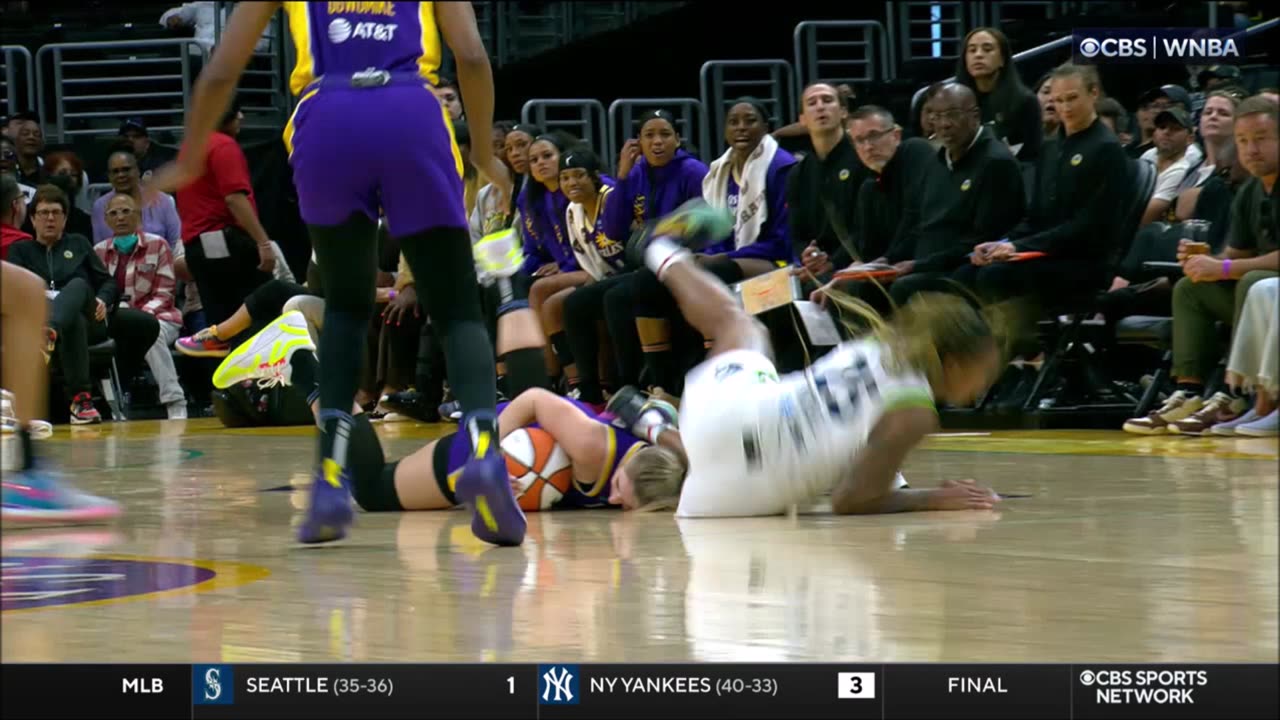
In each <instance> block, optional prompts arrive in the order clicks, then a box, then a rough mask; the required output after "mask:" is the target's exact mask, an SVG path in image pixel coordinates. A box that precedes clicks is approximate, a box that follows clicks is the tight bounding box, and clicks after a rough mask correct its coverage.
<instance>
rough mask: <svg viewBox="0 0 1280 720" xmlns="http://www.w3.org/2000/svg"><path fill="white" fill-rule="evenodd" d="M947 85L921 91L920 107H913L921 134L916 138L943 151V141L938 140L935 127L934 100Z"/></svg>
mask: <svg viewBox="0 0 1280 720" xmlns="http://www.w3.org/2000/svg"><path fill="white" fill-rule="evenodd" d="M946 84H947V83H940V82H936V83H934V84H932V85H930V86H928V87H926V88H924V89H923V90H921V91H920V99H919V106H918V107H917V106H916V105H915V104H913V105H912V107H913V108H914V110H915V116H916V119H917V122H918V123H919V132H918V133H916V137H921V138H924V139H925V140H928V141H929V144H930V145H932V146H933V149H934V150H941V149H942V141H941V140H939V139H938V134H937V128H935V127H934V126H933V120H932V118H933V102H932V101H933V99H934V98H935V97H937V95H938V91H939V90H941V89H942V88H943V86H945V85H946Z"/></svg>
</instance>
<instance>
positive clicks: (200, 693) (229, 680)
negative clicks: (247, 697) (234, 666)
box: [191, 665, 236, 705]
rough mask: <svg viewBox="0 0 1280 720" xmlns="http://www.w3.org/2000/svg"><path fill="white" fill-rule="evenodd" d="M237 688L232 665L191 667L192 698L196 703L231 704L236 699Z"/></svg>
mask: <svg viewBox="0 0 1280 720" xmlns="http://www.w3.org/2000/svg"><path fill="white" fill-rule="evenodd" d="M235 690H236V689H235V675H234V674H233V673H232V671H231V666H230V665H193V666H192V667H191V691H192V695H193V697H192V698H191V700H192V702H194V703H195V704H196V705H230V704H231V703H233V702H234V701H235Z"/></svg>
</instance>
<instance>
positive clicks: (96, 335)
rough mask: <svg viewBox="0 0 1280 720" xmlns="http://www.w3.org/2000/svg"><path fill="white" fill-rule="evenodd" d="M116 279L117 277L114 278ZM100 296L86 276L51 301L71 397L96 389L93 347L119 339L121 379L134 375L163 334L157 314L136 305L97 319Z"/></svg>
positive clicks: (58, 349)
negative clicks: (92, 375)
mask: <svg viewBox="0 0 1280 720" xmlns="http://www.w3.org/2000/svg"><path fill="white" fill-rule="evenodd" d="M111 282H114V281H111ZM97 307H98V303H97V297H96V296H95V295H94V293H93V288H91V287H90V286H89V283H88V282H87V281H85V280H84V279H83V278H75V279H73V280H72V281H71V282H69V283H67V284H66V285H65V286H64V287H63V288H62V290H60V291H59V292H58V296H57V297H55V298H54V299H53V300H52V301H51V302H50V308H49V327H51V328H53V329H54V330H55V331H56V332H57V333H58V344H57V347H56V352H57V355H58V366H59V367H60V368H61V370H62V381H63V386H64V390H65V391H66V395H67V399H68V400H70V399H72V398H74V397H75V396H76V395H79V394H80V393H83V392H90V391H91V390H92V380H91V378H90V377H89V347H90V346H92V345H97V344H98V343H101V342H103V341H104V340H106V339H107V338H110V339H112V340H114V341H115V343H116V350H115V357H116V367H117V369H118V370H119V371H120V379H121V382H124V381H126V380H128V379H129V378H131V377H133V375H134V373H136V372H137V371H138V370H139V369H140V368H141V367H142V362H143V360H144V359H145V358H146V355H147V351H148V350H150V349H151V346H152V345H154V344H155V342H156V338H157V337H158V336H159V335H160V321H159V320H156V318H155V316H154V315H151V314H149V313H145V312H143V311H141V310H135V309H133V308H118V309H115V310H111V309H110V308H109V309H108V314H109V319H108V321H107V322H105V323H104V322H99V321H98V320H95V319H94V317H93V316H94V313H95V311H96V310H97Z"/></svg>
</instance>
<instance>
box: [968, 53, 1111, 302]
mask: <svg viewBox="0 0 1280 720" xmlns="http://www.w3.org/2000/svg"><path fill="white" fill-rule="evenodd" d="M1099 93H1100V87H1099V84H1098V76H1097V71H1096V70H1095V69H1094V68H1093V67H1091V66H1082V65H1072V64H1070V63H1067V64H1064V65H1062V66H1060V67H1058V68H1057V69H1055V70H1054V71H1053V105H1054V108H1055V110H1056V111H1057V114H1058V117H1059V118H1060V119H1061V121H1062V136H1061V137H1060V139H1059V140H1057V141H1055V142H1053V143H1049V144H1047V145H1046V149H1047V150H1048V152H1046V153H1044V154H1043V155H1042V156H1041V157H1040V159H1039V161H1038V163H1037V165H1036V187H1035V191H1034V195H1033V197H1032V199H1031V205H1030V208H1029V216H1028V220H1027V223H1025V225H1024V226H1023V227H1020V228H1019V229H1017V230H1015V231H1014V232H1013V233H1011V234H1010V238H1009V239H1008V240H1005V241H993V242H986V243H982V244H980V245H978V246H977V247H975V248H974V251H973V255H972V257H971V262H970V264H969V265H965V266H963V267H961V268H960V269H959V270H957V271H956V274H955V275H954V277H955V279H956V280H957V281H959V282H961V283H962V284H965V285H967V286H969V287H971V288H973V289H974V290H975V291H976V292H977V293H978V294H979V296H981V297H982V298H983V299H985V300H988V301H993V300H1003V299H1006V298H1014V297H1019V298H1022V297H1025V298H1031V299H1033V300H1037V301H1040V302H1042V303H1043V302H1044V301H1046V300H1053V299H1057V298H1060V297H1063V296H1075V295H1078V294H1079V293H1081V292H1082V291H1084V292H1088V291H1090V289H1092V288H1098V289H1101V288H1102V286H1103V283H1104V282H1109V280H1110V278H1109V277H1107V275H1106V274H1107V270H1108V267H1109V266H1110V264H1111V262H1112V261H1113V258H1112V257H1111V254H1112V252H1113V247H1112V243H1111V239H1112V238H1113V237H1114V234H1115V227H1116V226H1117V225H1118V224H1119V223H1120V222H1121V216H1122V214H1123V205H1124V201H1125V198H1126V197H1127V196H1128V195H1129V193H1128V192H1127V189H1128V188H1127V186H1128V183H1129V182H1130V180H1129V178H1130V177H1131V175H1130V172H1129V163H1128V160H1127V159H1126V158H1125V155H1124V150H1123V148H1121V146H1120V142H1119V141H1118V140H1117V139H1116V136H1115V135H1114V134H1112V132H1111V131H1110V130H1108V129H1107V127H1106V125H1103V124H1102V121H1100V120H1099V119H1098V113H1097V110H1096V104H1097V101H1098V97H1099ZM1023 252H1040V253H1044V255H1045V256H1044V257H1039V258H1036V259H1030V260H1026V261H1024V262H1016V261H1017V260H1019V259H1020V258H1019V255H1018V254H1019V253H1023Z"/></svg>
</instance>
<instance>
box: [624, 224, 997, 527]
mask: <svg viewBox="0 0 1280 720" xmlns="http://www.w3.org/2000/svg"><path fill="white" fill-rule="evenodd" d="M726 223H728V224H729V226H731V224H732V220H731V219H730V218H728V217H727V216H724V215H723V214H722V213H720V212H718V211H716V210H713V209H712V208H709V207H707V206H706V205H705V204H701V203H696V202H695V203H690V204H686V205H685V206H684V207H681V208H680V209H679V210H677V211H676V212H675V213H673V214H672V215H671V216H669V217H667V218H665V219H663V220H661V221H659V222H658V223H656V224H654V225H652V226H650V227H649V228H647V229H646V230H644V231H642V232H641V233H638V234H637V236H636V237H635V238H633V239H632V241H631V243H630V244H629V245H630V247H629V248H628V254H629V256H631V258H632V260H633V262H637V261H638V260H639V256H640V255H643V259H644V260H643V261H644V264H645V265H647V266H648V268H649V269H650V270H652V271H653V272H655V273H656V274H657V276H658V279H659V280H660V281H662V283H663V284H664V285H666V286H667V288H668V289H669V290H670V291H671V293H672V295H673V296H674V297H675V299H676V301H677V303H678V304H679V306H680V310H681V312H682V313H683V314H684V317H685V319H686V320H688V321H689V323H690V324H691V325H693V327H694V328H696V329H697V330H698V331H699V332H700V333H702V335H703V336H704V337H708V338H714V341H713V345H712V349H711V353H710V356H709V358H708V359H707V360H706V361H705V362H703V363H702V364H701V365H699V366H698V367H696V368H694V369H693V371H692V372H690V373H689V375H688V377H687V379H686V380H685V392H684V397H683V401H682V403H681V408H680V435H681V438H682V439H683V442H684V449H685V453H686V454H687V456H688V460H689V472H688V476H687V477H686V479H685V482H684V486H683V488H682V490H681V494H680V502H679V506H678V509H677V512H676V514H677V515H678V516H684V517H713V516H750V515H773V514H779V513H783V512H786V511H787V510H788V508H790V507H791V506H793V505H805V504H808V503H811V502H812V501H814V500H816V499H817V498H818V497H819V496H821V495H823V494H825V493H827V492H830V493H831V502H832V508H833V510H834V511H835V512H836V513H839V514H853V513H883V512H902V511H908V510H964V509H985V508H990V507H992V506H993V504H994V503H996V502H997V501H998V497H997V496H996V495H995V494H994V493H993V492H991V491H990V490H989V489H987V488H983V487H979V486H977V485H976V484H975V483H974V482H973V481H972V480H965V481H947V482H945V483H943V485H942V486H941V487H938V488H929V489H911V488H906V487H905V483H904V482H902V480H901V477H900V476H899V474H898V470H899V468H900V467H901V464H902V462H903V460H904V459H905V458H906V456H907V453H909V452H910V451H911V449H912V448H914V447H915V446H916V445H917V444H919V443H920V441H921V440H923V439H924V438H925V436H927V435H928V434H929V433H931V432H934V431H935V430H936V429H937V427H938V419H937V411H936V410H935V407H934V402H935V399H937V400H942V401H945V402H950V403H956V404H959V403H968V402H972V401H973V399H974V398H976V397H977V396H978V395H979V394H981V393H982V392H984V391H985V390H986V389H987V388H989V387H990V385H991V383H992V382H993V381H994V379H995V377H996V376H997V373H998V372H999V370H1000V367H1001V358H1000V355H1001V353H1000V348H999V345H998V343H997V340H996V337H995V334H994V333H993V331H992V328H991V324H990V323H989V322H988V321H987V320H986V318H984V316H983V314H982V313H980V312H979V311H978V310H975V309H974V308H973V307H971V306H970V305H969V304H968V303H967V302H966V301H965V300H963V299H961V298H958V297H952V296H946V295H936V294H926V295H922V296H920V297H919V298H918V299H916V300H913V302H912V303H910V304H909V305H907V306H906V307H905V308H903V309H901V310H900V311H899V312H898V314H897V316H896V317H895V322H894V324H893V325H892V326H889V325H885V324H883V322H881V321H879V318H878V316H875V314H874V312H873V311H871V310H870V308H865V309H863V310H859V312H860V313H861V314H863V315H864V317H866V318H867V319H868V320H870V321H872V322H873V325H874V326H876V328H877V332H876V333H875V334H874V335H873V336H872V337H870V338H867V339H861V340H855V341H850V342H844V343H841V344H840V345H839V346H838V347H836V348H835V349H834V350H832V351H831V353H829V354H828V355H827V356H825V357H823V358H822V359H820V360H819V361H818V362H817V363H815V364H814V365H813V366H812V367H810V368H808V369H806V370H804V371H802V372H797V373H792V374H790V375H786V376H784V377H779V376H778V373H777V371H776V370H775V368H774V366H773V362H772V361H771V360H770V358H769V355H770V353H771V348H770V345H769V339H768V334H767V333H766V332H765V330H764V328H763V326H761V325H760V324H759V323H758V322H756V321H755V320H754V319H753V318H752V317H751V316H749V315H747V314H746V313H745V312H744V311H743V310H742V309H741V308H739V306H738V304H737V302H736V301H735V300H734V298H733V297H732V296H731V295H730V294H729V292H728V291H727V290H726V288H725V287H724V285H723V284H722V283H720V282H719V281H718V280H716V278H715V277H713V276H711V275H710V274H708V273H706V272H705V271H703V270H702V269H700V268H699V267H698V264H697V262H696V261H695V260H694V259H693V256H692V255H691V253H690V252H689V250H688V249H687V248H690V247H694V248H696V247H698V246H699V245H701V244H702V243H704V242H705V239H706V238H714V237H718V236H720V234H722V233H723V232H725V230H724V228H725V226H726V225H725V224H726ZM640 272H644V271H643V270H641V271H640ZM844 302H856V301H851V300H849V299H846V300H845V301H844Z"/></svg>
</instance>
